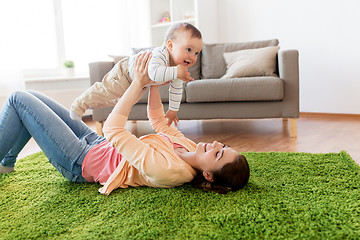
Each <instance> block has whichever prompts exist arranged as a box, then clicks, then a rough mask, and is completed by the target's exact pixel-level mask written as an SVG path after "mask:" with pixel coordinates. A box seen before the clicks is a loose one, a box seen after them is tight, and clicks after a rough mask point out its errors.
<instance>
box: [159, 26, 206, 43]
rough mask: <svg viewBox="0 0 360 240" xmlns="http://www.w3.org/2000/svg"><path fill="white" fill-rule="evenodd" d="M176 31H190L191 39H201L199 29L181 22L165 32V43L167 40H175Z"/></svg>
mask: <svg viewBox="0 0 360 240" xmlns="http://www.w3.org/2000/svg"><path fill="white" fill-rule="evenodd" d="M178 30H184V31H190V32H191V37H193V38H199V39H202V35H201V32H200V31H199V29H197V28H196V27H195V26H194V25H192V24H190V23H186V22H183V23H177V24H174V25H172V26H171V27H170V28H169V29H168V30H167V33H166V36H165V43H166V42H167V41H168V40H169V39H172V40H174V39H175V38H176V33H177V31H178Z"/></svg>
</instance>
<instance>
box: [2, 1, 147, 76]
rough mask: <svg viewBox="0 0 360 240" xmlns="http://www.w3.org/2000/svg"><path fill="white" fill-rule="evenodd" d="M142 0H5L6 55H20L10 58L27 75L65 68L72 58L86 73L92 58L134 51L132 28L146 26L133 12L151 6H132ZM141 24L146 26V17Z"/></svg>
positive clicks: (79, 71) (3, 28)
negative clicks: (65, 63)
mask: <svg viewBox="0 0 360 240" xmlns="http://www.w3.org/2000/svg"><path fill="white" fill-rule="evenodd" d="M139 1H141V0H137V1H136V0H135V1H128V0H32V1H27V0H13V1H1V3H0V21H1V23H0V24H1V29H2V31H4V32H5V33H6V34H5V36H6V37H5V39H2V40H0V41H5V43H2V44H1V45H2V46H3V47H1V52H2V56H11V57H12V58H11V59H16V61H15V62H13V61H12V64H14V65H16V68H20V69H22V70H23V73H24V77H25V78H27V77H31V78H33V77H40V76H44V77H45V76H46V77H48V76H56V75H59V74H62V71H63V62H64V61H65V60H73V61H74V63H75V67H76V72H77V73H87V72H88V64H89V62H91V61H97V60H103V59H106V60H110V58H108V56H107V55H124V54H126V55H128V54H130V53H131V47H132V46H131V42H134V41H133V40H134V37H133V36H134V31H136V32H137V34H140V36H141V33H142V32H141V31H143V29H139V28H132V27H131V26H132V24H134V23H133V22H134V20H133V19H132V18H137V17H136V16H137V15H140V16H138V19H139V18H141V17H143V15H144V14H142V13H144V12H147V11H148V9H145V8H143V9H141V10H139V9H136V10H135V11H137V12H131V11H129V10H134V7H133V5H134V4H139ZM142 3H143V2H142ZM142 5H143V6H146V4H142ZM139 11H140V12H139ZM141 11H142V13H141ZM138 19H137V20H135V21H138ZM143 19H144V17H143V18H142V19H141V21H143ZM143 25H144V29H146V27H147V25H146V21H145V24H143ZM3 26H4V27H3ZM143 35H146V34H143ZM138 36H139V35H138ZM132 38H133V39H132Z"/></svg>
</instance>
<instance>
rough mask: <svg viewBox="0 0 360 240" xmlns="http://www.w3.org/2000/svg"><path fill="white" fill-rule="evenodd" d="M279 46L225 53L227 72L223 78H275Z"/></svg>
mask: <svg viewBox="0 0 360 240" xmlns="http://www.w3.org/2000/svg"><path fill="white" fill-rule="evenodd" d="M279 48H280V47H279V46H275V47H264V48H255V49H245V50H240V51H236V52H225V53H224V59H225V63H226V66H227V70H226V73H225V75H224V76H222V77H221V78H222V79H223V78H236V77H254V76H273V75H275V71H276V54H277V52H278V51H279Z"/></svg>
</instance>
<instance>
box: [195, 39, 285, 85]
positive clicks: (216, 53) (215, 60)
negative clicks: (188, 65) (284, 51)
mask: <svg viewBox="0 0 360 240" xmlns="http://www.w3.org/2000/svg"><path fill="white" fill-rule="evenodd" d="M278 44H279V41H278V40H277V39H272V40H265V41H254V42H243V43H214V44H204V46H203V49H202V53H201V78H202V79H216V78H220V77H222V76H223V75H224V74H225V73H226V63H225V59H224V57H223V53H224V52H235V51H238V50H242V49H253V48H263V47H270V46H277V45H278Z"/></svg>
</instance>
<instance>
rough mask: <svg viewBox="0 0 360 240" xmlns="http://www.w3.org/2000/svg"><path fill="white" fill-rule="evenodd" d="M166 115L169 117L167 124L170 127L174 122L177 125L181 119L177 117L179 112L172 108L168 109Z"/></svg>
mask: <svg viewBox="0 0 360 240" xmlns="http://www.w3.org/2000/svg"><path fill="white" fill-rule="evenodd" d="M165 117H166V118H167V119H168V122H167V126H168V127H169V126H170V125H171V124H172V123H173V122H174V124H175V126H177V125H178V122H179V119H178V117H177V112H176V111H172V110H168V111H167V113H166V114H165Z"/></svg>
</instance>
